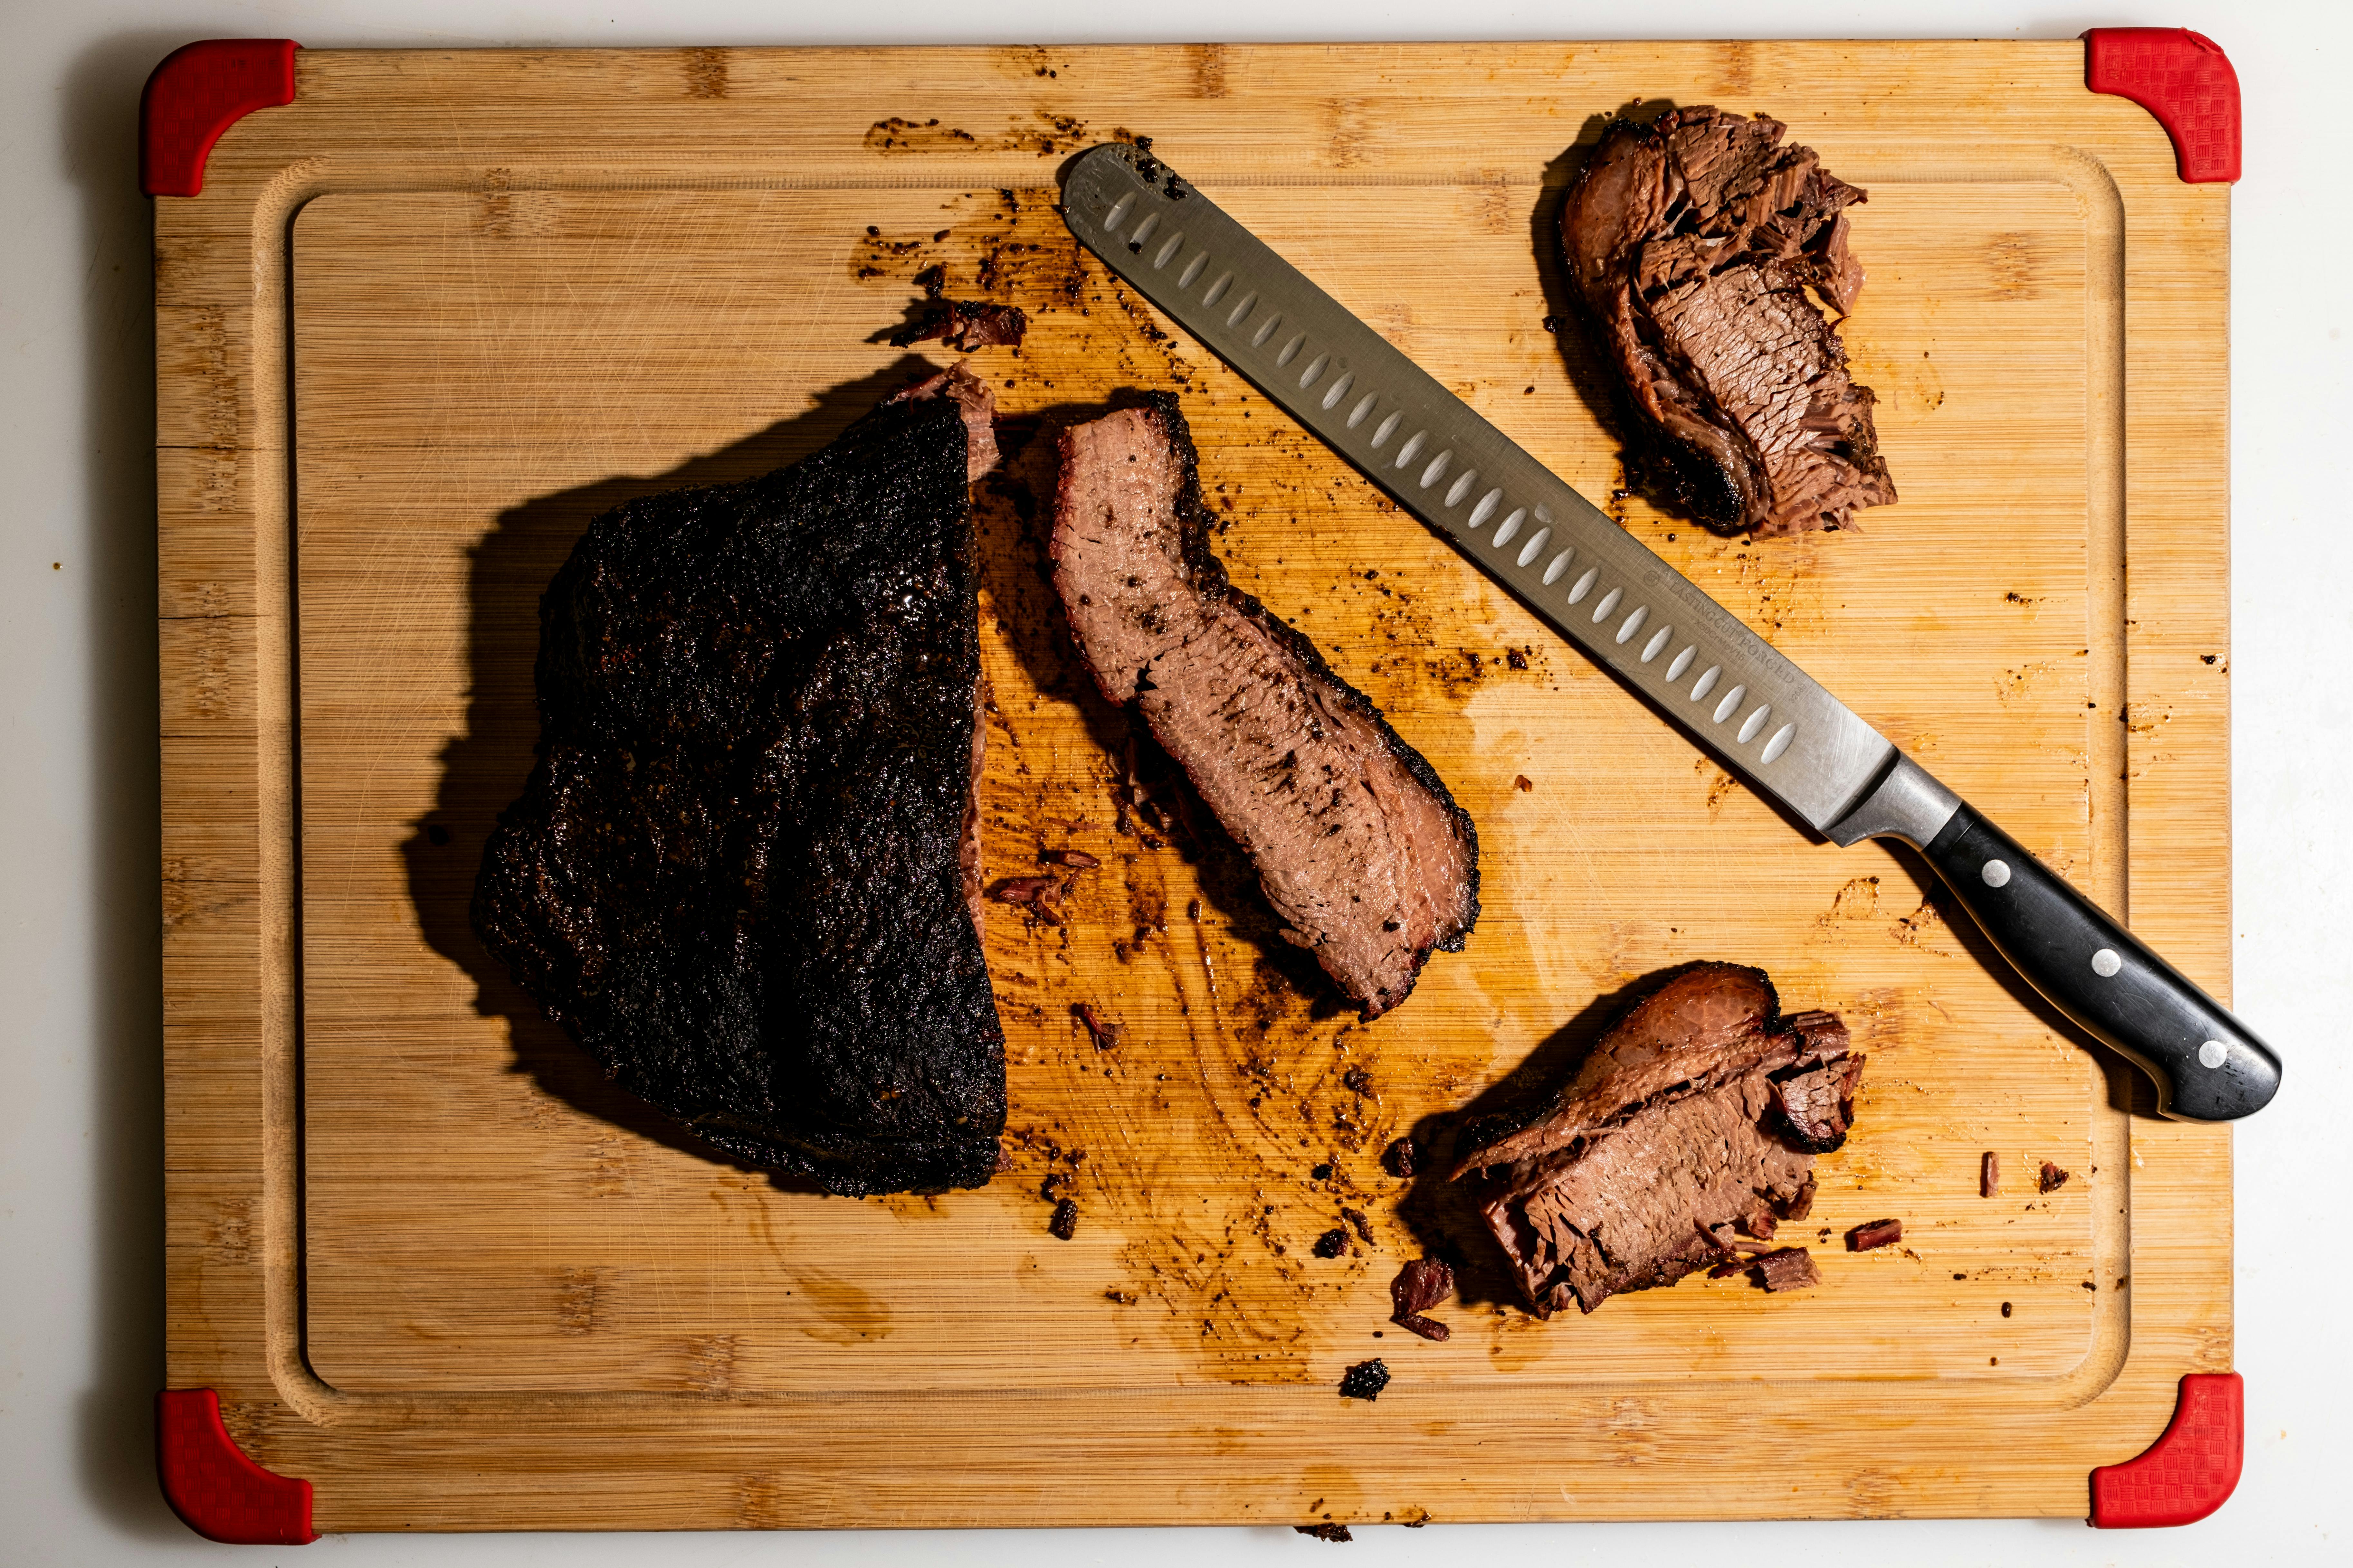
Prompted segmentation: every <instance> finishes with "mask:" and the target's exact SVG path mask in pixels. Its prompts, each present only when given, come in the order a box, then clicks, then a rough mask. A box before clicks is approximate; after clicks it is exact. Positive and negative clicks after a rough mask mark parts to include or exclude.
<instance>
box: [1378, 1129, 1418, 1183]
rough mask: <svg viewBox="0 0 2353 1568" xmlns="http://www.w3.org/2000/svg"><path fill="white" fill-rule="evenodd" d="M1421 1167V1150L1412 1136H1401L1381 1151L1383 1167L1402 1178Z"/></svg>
mask: <svg viewBox="0 0 2353 1568" xmlns="http://www.w3.org/2000/svg"><path fill="white" fill-rule="evenodd" d="M1418 1168H1419V1152H1418V1151H1416V1150H1415V1148H1414V1146H1413V1140H1412V1139H1411V1138H1410V1137H1406V1138H1400V1139H1398V1141H1397V1142H1394V1143H1392V1144H1390V1145H1389V1146H1388V1148H1387V1149H1385V1150H1383V1151H1382V1152H1381V1169H1383V1170H1384V1171H1387V1172H1388V1173H1389V1174H1390V1175H1392V1176H1396V1177H1398V1178H1399V1179H1400V1180H1402V1179H1403V1178H1405V1177H1407V1176H1410V1175H1412V1174H1413V1173H1414V1172H1415V1171H1416V1170H1417V1169H1418Z"/></svg>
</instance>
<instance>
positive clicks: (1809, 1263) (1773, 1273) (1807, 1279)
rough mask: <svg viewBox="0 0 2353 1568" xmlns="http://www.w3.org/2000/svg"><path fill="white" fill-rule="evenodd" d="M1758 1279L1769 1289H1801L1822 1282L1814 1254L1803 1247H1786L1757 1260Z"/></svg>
mask: <svg viewBox="0 0 2353 1568" xmlns="http://www.w3.org/2000/svg"><path fill="white" fill-rule="evenodd" d="M1821 1282H1822V1277H1821V1273H1820V1270H1818V1269H1817V1268H1815V1267H1814V1258H1813V1254H1811V1253H1810V1252H1808V1251H1807V1250H1806V1249H1805V1248H1804V1247H1783V1248H1781V1250H1780V1251H1778V1252H1768V1253H1767V1254H1766V1255H1765V1256H1764V1257H1762V1258H1758V1259H1757V1283H1758V1284H1760V1285H1762V1286H1764V1287H1765V1289H1767V1290H1799V1289H1804V1288H1805V1287H1807V1286H1809V1285H1819V1284H1820V1283H1821Z"/></svg>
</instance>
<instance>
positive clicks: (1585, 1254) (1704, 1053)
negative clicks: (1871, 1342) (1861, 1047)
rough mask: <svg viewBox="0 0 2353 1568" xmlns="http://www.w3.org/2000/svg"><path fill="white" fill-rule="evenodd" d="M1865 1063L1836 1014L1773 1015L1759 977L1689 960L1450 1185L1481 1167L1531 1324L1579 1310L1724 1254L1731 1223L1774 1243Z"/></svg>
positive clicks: (1843, 1116)
mask: <svg viewBox="0 0 2353 1568" xmlns="http://www.w3.org/2000/svg"><path fill="white" fill-rule="evenodd" d="M1862 1062H1863V1058H1862V1057H1861V1056H1859V1055H1856V1054H1854V1053H1852V1052H1851V1051H1849V1050H1848V1049H1847V1032H1846V1026H1844V1025H1842V1024H1841V1023H1840V1022H1839V1021H1838V1019H1837V1018H1835V1017H1833V1016H1831V1015H1830V1014H1828V1013H1799V1014H1794V1015H1792V1016H1789V1017H1787V1018H1783V1017H1782V1016H1780V1014H1779V1003H1778V998H1777V997H1776V996H1775V994H1774V991H1773V983H1772V982H1771V981H1770V980H1768V979H1767V978H1766V976H1765V974H1764V972H1763V971H1761V970H1756V969H1744V968H1738V967H1736V966H1735V965H1732V964H1728V963H1706V964H1700V965H1697V966H1695V967H1694V968H1692V969H1689V970H1686V971H1685V972H1684V973H1682V974H1679V975H1677V976H1676V977H1675V978H1673V979H1672V980H1671V981H1669V982H1668V983H1667V984H1665V985H1664V986H1662V987H1661V988H1660V989H1659V990H1658V991H1657V992H1655V993H1653V994H1651V995H1650V996H1649V997H1646V998H1645V999H1644V1000H1642V1001H1641V1003H1639V1004H1637V1005H1635V1006H1634V1007H1633V1008H1632V1009H1631V1010H1630V1011H1629V1012H1628V1013H1627V1014H1626V1015H1625V1016H1624V1017H1622V1018H1620V1020H1619V1021H1618V1022H1617V1023H1616V1024H1615V1025H1613V1026H1611V1027H1610V1029H1609V1033H1608V1034H1606V1035H1604V1036H1603V1037H1601V1041H1600V1043H1599V1045H1598V1046H1596V1047H1594V1049H1593V1053H1592V1055H1591V1056H1589V1057H1588V1058H1586V1060H1585V1063H1584V1065H1583V1067H1582V1068H1580V1069H1579V1070H1578V1072H1577V1076H1576V1078H1575V1079H1572V1080H1571V1081H1570V1082H1569V1084H1568V1085H1567V1087H1566V1088H1564V1089H1562V1090H1561V1091H1560V1093H1559V1095H1558V1097H1557V1098H1556V1100H1554V1101H1553V1103H1552V1105H1551V1107H1550V1108H1549V1109H1547V1110H1545V1111H1544V1112H1543V1113H1542V1114H1540V1115H1539V1116H1537V1117H1536V1118H1535V1120H1534V1121H1531V1122H1529V1123H1528V1124H1527V1125H1526V1126H1525V1127H1522V1128H1521V1129H1520V1130H1519V1131H1516V1132H1514V1133H1512V1134H1510V1135H1509V1136H1507V1137H1504V1138H1501V1139H1497V1140H1494V1141H1493V1142H1488V1143H1485V1144H1483V1145H1482V1146H1481V1147H1479V1148H1476V1149H1474V1150H1472V1152H1470V1153H1468V1154H1467V1155H1465V1156H1464V1157H1463V1158H1462V1159H1461V1163H1459V1165H1458V1166H1457V1168H1456V1170H1455V1173H1454V1175H1455V1179H1456V1180H1458V1181H1459V1180H1461V1179H1463V1178H1465V1177H1466V1176H1473V1175H1474V1173H1475V1176H1476V1179H1477V1181H1478V1182H1479V1184H1480V1185H1479V1187H1478V1189H1477V1190H1476V1194H1475V1195H1476V1197H1477V1200H1478V1202H1479V1205H1480V1208H1481V1211H1482V1213H1483V1214H1484V1215H1485V1216H1486V1219H1487V1223H1488V1226H1490V1228H1492V1229H1493V1231H1494V1233H1495V1238H1496V1240H1498V1241H1499V1242H1501V1243H1502V1244H1503V1247H1504V1252H1505V1253H1506V1254H1507V1255H1508V1256H1509V1257H1510V1258H1511V1262H1512V1268H1513V1272H1514V1276H1515V1277H1516V1278H1517V1279H1518V1281H1519V1284H1520V1288H1521V1289H1522V1290H1523V1291H1524V1292H1525V1295H1526V1297H1527V1300H1528V1303H1529V1305H1530V1306H1531V1307H1532V1308H1533V1309H1534V1310H1535V1311H1536V1313H1537V1314H1538V1315H1539V1316H1544V1317H1549V1316H1551V1315H1552V1313H1554V1312H1555V1311H1557V1310H1560V1309H1561V1308H1563V1307H1566V1306H1567V1305H1568V1304H1569V1303H1570V1302H1571V1301H1572V1300H1573V1301H1575V1302H1576V1303H1577V1305H1578V1306H1579V1307H1580V1308H1582V1309H1583V1310H1586V1311H1588V1312H1590V1311H1591V1310H1594V1309H1595V1308H1596V1307H1599V1305H1600V1304H1601V1303H1602V1301H1603V1300H1606V1299H1607V1298H1609V1297H1610V1296H1613V1295H1617V1294H1619V1293H1620V1292H1622V1291H1627V1290H1641V1289H1649V1288H1650V1287H1651V1286H1654V1285H1672V1284H1673V1283H1674V1282H1675V1281H1676V1280H1678V1279H1682V1278H1683V1276H1684V1275H1686V1274H1688V1273H1690V1272H1692V1271H1693V1270H1694V1269H1698V1268H1708V1267H1709V1266H1711V1265H1713V1264H1717V1263H1720V1262H1722V1261H1724V1260H1725V1258H1727V1257H1728V1256H1729V1255H1730V1254H1731V1253H1732V1251H1733V1250H1734V1247H1733V1243H1732V1241H1731V1237H1732V1234H1733V1232H1734V1231H1735V1230H1738V1231H1739V1232H1741V1233H1744V1234H1746V1235H1747V1236H1752V1237H1763V1236H1770V1235H1772V1234H1773V1229H1774V1223H1775V1220H1776V1218H1777V1216H1778V1218H1785V1219H1788V1218H1797V1217H1799V1216H1800V1215H1801V1214H1802V1213H1803V1212H1804V1210H1805V1208H1806V1207H1807V1205H1810V1202H1811V1200H1812V1194H1813V1157H1812V1156H1813V1152H1814V1151H1815V1150H1817V1149H1821V1148H1825V1147H1829V1148H1835V1147H1837V1145H1838V1143H1839V1142H1842V1141H1843V1140H1844V1138H1845V1136H1846V1129H1847V1124H1848V1122H1849V1121H1851V1119H1852V1112H1853V1107H1852V1094H1853V1090H1854V1084H1855V1081H1856V1079H1858V1078H1859V1077H1860V1076H1861V1074H1862ZM1791 1085H1805V1086H1807V1087H1806V1088H1805V1089H1803V1090H1802V1091H1801V1092H1799V1093H1797V1094H1796V1095H1794V1096H1793V1095H1792V1094H1791V1093H1790V1092H1789V1087H1790V1086H1791ZM1821 1085H1827V1086H1829V1088H1828V1089H1827V1091H1823V1090H1821V1089H1819V1088H1818V1086H1821ZM1841 1097H1843V1098H1841ZM1793 1105H1794V1107H1795V1109H1794V1110H1793V1109H1792V1107H1793Z"/></svg>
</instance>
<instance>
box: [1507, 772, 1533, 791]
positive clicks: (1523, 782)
mask: <svg viewBox="0 0 2353 1568" xmlns="http://www.w3.org/2000/svg"><path fill="white" fill-rule="evenodd" d="M1512 787H1513V788H1514V789H1518V790H1530V789H1534V788H1535V787H1536V786H1535V780H1533V779H1531V778H1529V777H1528V775H1527V774H1525V773H1514V774H1513V775H1512Z"/></svg>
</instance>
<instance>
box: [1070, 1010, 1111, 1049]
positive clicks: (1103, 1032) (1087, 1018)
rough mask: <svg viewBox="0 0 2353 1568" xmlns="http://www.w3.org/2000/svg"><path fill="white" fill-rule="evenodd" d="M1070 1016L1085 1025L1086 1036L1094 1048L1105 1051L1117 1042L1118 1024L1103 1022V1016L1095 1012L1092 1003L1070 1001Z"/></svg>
mask: <svg viewBox="0 0 2353 1568" xmlns="http://www.w3.org/2000/svg"><path fill="white" fill-rule="evenodd" d="M1071 1016H1072V1017H1074V1018H1076V1019H1077V1020H1078V1021H1079V1022H1080V1023H1082V1024H1084V1025H1085V1026H1086V1028H1087V1034H1088V1036H1089V1037H1091V1038H1092V1039H1093V1041H1094V1043H1095V1049H1097V1050H1099V1051H1107V1050H1110V1049H1111V1048H1112V1047H1113V1046H1116V1045H1118V1044H1119V1026H1118V1025H1116V1024H1112V1023H1107V1022H1105V1021H1104V1019H1103V1015H1102V1014H1100V1013H1098V1012H1096V1011H1095V1010H1094V1007H1093V1006H1092V1005H1091V1004H1089V1003H1085V1002H1073V1003H1071Z"/></svg>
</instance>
